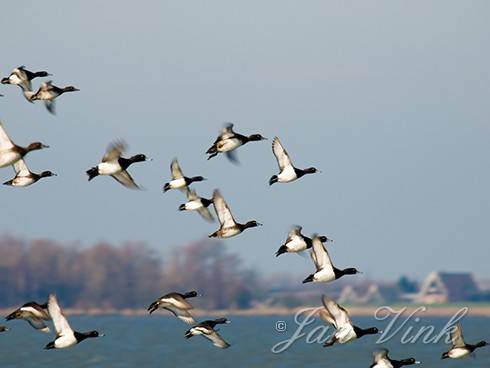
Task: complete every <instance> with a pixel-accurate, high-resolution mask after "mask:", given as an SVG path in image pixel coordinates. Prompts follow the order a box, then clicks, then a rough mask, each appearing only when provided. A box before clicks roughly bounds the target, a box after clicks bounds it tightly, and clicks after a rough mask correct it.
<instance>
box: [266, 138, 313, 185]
mask: <svg viewBox="0 0 490 368" xmlns="http://www.w3.org/2000/svg"><path fill="white" fill-rule="evenodd" d="M272 152H273V153H274V156H276V160H277V164H278V165H279V170H280V172H279V174H277V175H274V176H272V177H271V178H270V180H269V185H272V184H274V183H290V182H292V181H294V180H296V179H299V178H301V177H302V176H304V175H306V174H314V173H316V172H318V170H317V169H316V168H314V167H310V168H308V169H304V170H302V169H297V168H295V167H294V166H293V162H292V161H291V159H290V158H289V155H288V153H287V152H286V150H285V149H284V147H283V146H282V144H281V141H280V140H279V138H277V137H275V138H274V140H273V141H272Z"/></svg>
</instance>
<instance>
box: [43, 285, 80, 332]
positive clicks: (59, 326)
mask: <svg viewBox="0 0 490 368" xmlns="http://www.w3.org/2000/svg"><path fill="white" fill-rule="evenodd" d="M48 312H49V315H50V316H51V319H52V320H53V324H54V329H55V330H56V336H57V337H60V336H69V335H74V332H73V330H72V328H71V327H70V324H69V323H68V320H67V319H66V317H65V316H64V314H63V312H62V311H61V308H60V306H59V304H58V300H57V299H56V295H54V294H50V295H49V298H48Z"/></svg>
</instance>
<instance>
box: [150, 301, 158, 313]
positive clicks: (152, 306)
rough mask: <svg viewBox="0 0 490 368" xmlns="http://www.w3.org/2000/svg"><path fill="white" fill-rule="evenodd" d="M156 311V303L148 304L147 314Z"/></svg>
mask: <svg viewBox="0 0 490 368" xmlns="http://www.w3.org/2000/svg"><path fill="white" fill-rule="evenodd" d="M157 309H158V302H153V303H151V304H150V306H149V307H148V312H150V314H152V313H153V312H154V311H156V310H157Z"/></svg>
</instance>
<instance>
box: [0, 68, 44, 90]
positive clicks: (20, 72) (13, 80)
mask: <svg viewBox="0 0 490 368" xmlns="http://www.w3.org/2000/svg"><path fill="white" fill-rule="evenodd" d="M50 75H51V74H49V73H48V72H45V71H41V72H31V71H30V70H27V69H26V67H25V66H24V65H22V66H19V67H17V68H15V69H14V70H12V71H11V72H10V75H9V76H8V77H4V78H2V84H13V85H16V86H19V87H20V88H22V90H23V91H30V90H32V86H31V80H33V79H34V78H37V77H47V76H50Z"/></svg>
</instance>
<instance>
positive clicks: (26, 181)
mask: <svg viewBox="0 0 490 368" xmlns="http://www.w3.org/2000/svg"><path fill="white" fill-rule="evenodd" d="M13 167H14V171H15V177H14V178H13V179H11V180H9V181H6V182H5V183H3V184H4V185H10V186H13V187H28V186H29V185H31V184H34V183H35V182H37V181H38V180H39V179H41V178H47V177H50V176H56V174H55V173H52V172H51V171H43V172H42V173H40V174H36V173H33V172H32V171H30V170H29V168H28V167H27V165H26V163H25V161H24V160H23V159H20V160H19V161H17V162H16V163H14V165H13Z"/></svg>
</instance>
